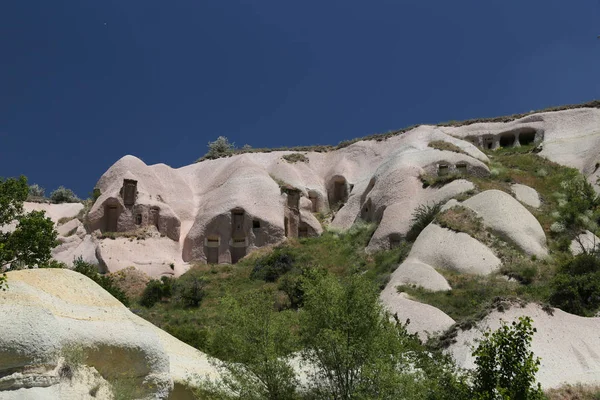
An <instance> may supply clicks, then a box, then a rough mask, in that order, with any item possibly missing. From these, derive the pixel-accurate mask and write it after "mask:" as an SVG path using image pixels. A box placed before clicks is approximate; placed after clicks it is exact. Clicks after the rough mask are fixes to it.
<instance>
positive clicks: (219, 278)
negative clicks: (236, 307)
mask: <svg viewBox="0 0 600 400" xmlns="http://www.w3.org/2000/svg"><path fill="white" fill-rule="evenodd" d="M374 230H375V226H374V225H372V224H366V223H359V224H356V225H355V226H354V227H353V228H351V229H350V230H348V231H347V232H344V233H341V232H338V231H335V230H328V231H325V232H324V233H323V235H322V236H320V237H311V238H302V239H296V240H289V241H288V242H287V243H286V244H284V245H281V246H278V247H276V248H273V249H271V250H267V249H263V250H262V251H260V252H257V253H256V254H252V255H250V256H249V257H245V258H244V259H242V260H240V262H239V263H237V264H235V265H206V264H202V265H197V266H194V267H193V268H192V270H190V271H188V272H187V273H186V274H184V275H183V276H182V277H180V278H178V280H179V279H182V278H184V277H185V276H186V275H188V274H196V275H197V276H199V277H201V278H202V279H203V280H204V282H205V285H204V287H203V290H204V298H203V299H202V302H201V303H200V306H199V307H198V308H189V307H188V308H185V307H181V306H180V305H179V304H178V303H177V301H176V300H175V299H164V300H163V301H161V302H158V303H156V304H155V305H154V306H153V307H152V308H145V307H141V306H139V300H138V303H137V304H136V306H135V307H134V308H133V311H134V312H135V313H136V314H138V315H139V316H141V317H142V318H144V319H146V320H148V321H150V322H152V323H153V324H155V325H156V326H158V327H159V328H161V329H164V330H165V331H167V332H169V333H170V334H172V335H173V336H175V337H177V338H178V339H180V340H182V341H184V342H186V343H188V344H190V345H191V346H194V347H196V348H198V349H200V350H202V351H204V352H206V353H208V354H211V355H213V356H217V357H218V356H219V355H221V354H220V351H221V349H220V348H219V345H218V340H215V335H216V334H217V332H218V329H219V328H220V327H221V326H222V325H223V323H224V321H223V320H222V318H223V311H222V304H221V299H222V298H223V297H224V296H226V295H231V294H235V295H236V296H244V295H245V294H248V293H249V292H252V291H255V290H259V289H272V290H275V291H276V293H277V303H276V304H275V307H277V308H278V309H286V308H290V307H291V308H293V305H294V304H297V303H298V299H296V298H291V297H294V296H293V295H291V296H290V294H292V292H294V287H293V286H294V284H295V280H296V279H297V277H298V276H299V275H301V274H302V271H304V270H306V269H315V270H323V271H328V272H330V273H332V274H334V275H336V276H348V275H351V274H354V273H360V274H364V275H366V276H367V277H368V278H369V279H370V280H372V281H373V282H376V284H378V285H379V287H380V288H383V287H384V286H385V284H387V282H388V280H389V276H390V274H391V273H392V272H393V271H394V269H395V268H396V267H397V266H398V264H399V263H400V262H402V261H403V260H404V258H406V256H407V255H408V252H409V250H410V244H409V243H401V245H400V246H399V247H397V248H394V249H391V250H386V251H381V252H377V253H374V254H367V253H366V252H365V251H364V248H365V246H366V245H367V244H368V242H369V240H370V239H371V236H372V234H373V232H374ZM253 278H255V279H253ZM175 282H177V280H176V281H175ZM175 284H176V283H175Z"/></svg>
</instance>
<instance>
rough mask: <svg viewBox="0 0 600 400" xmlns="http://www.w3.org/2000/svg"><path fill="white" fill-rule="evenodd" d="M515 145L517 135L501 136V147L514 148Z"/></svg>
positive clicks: (506, 134) (507, 134)
mask: <svg viewBox="0 0 600 400" xmlns="http://www.w3.org/2000/svg"><path fill="white" fill-rule="evenodd" d="M514 145H515V135H514V134H513V133H505V134H503V135H502V136H500V147H512V146H514Z"/></svg>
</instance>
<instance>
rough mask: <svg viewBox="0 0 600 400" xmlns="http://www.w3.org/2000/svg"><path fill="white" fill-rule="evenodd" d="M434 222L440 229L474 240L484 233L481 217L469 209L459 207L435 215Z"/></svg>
mask: <svg viewBox="0 0 600 400" xmlns="http://www.w3.org/2000/svg"><path fill="white" fill-rule="evenodd" d="M435 222H436V223H437V224H438V225H440V226H441V227H442V228H447V229H450V230H452V231H455V232H464V233H467V234H469V235H471V236H473V237H475V238H478V237H481V236H482V234H483V231H484V227H483V222H482V219H481V217H479V216H478V215H477V214H476V213H475V212H474V211H473V210H471V209H470V208H467V207H464V206H460V205H457V206H454V207H450V208H449V209H447V210H445V211H442V212H441V213H439V214H437V216H436V217H435Z"/></svg>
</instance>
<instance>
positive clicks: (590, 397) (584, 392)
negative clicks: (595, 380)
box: [545, 383, 600, 400]
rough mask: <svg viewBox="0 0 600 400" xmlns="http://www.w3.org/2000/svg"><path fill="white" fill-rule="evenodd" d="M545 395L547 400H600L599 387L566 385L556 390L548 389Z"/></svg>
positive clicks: (578, 384)
mask: <svg viewBox="0 0 600 400" xmlns="http://www.w3.org/2000/svg"><path fill="white" fill-rule="evenodd" d="M545 394H546V397H547V398H548V400H600V386H598V385H584V384H581V383H576V384H574V385H569V384H566V385H563V386H561V387H559V388H556V389H549V390H547V391H546V392H545Z"/></svg>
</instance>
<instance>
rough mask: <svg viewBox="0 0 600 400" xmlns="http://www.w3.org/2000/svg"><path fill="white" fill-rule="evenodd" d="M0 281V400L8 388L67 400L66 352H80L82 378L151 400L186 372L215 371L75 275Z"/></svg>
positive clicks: (29, 274)
mask: <svg viewBox="0 0 600 400" xmlns="http://www.w3.org/2000/svg"><path fill="white" fill-rule="evenodd" d="M7 275H8V281H9V289H8V290H7V291H4V292H0V303H1V304H2V307H0V321H2V324H0V376H1V377H2V378H0V398H6V397H4V396H5V394H6V393H8V394H11V393H13V391H15V390H20V391H21V394H22V397H21V398H44V399H54V398H55V399H59V398H66V397H63V396H62V394H60V393H61V386H60V385H61V384H62V383H61V382H62V381H61V376H60V370H61V368H60V367H61V363H64V356H65V355H68V354H69V352H70V349H73V348H79V349H81V352H82V357H81V364H82V365H84V366H85V367H86V369H85V370H84V371H83V372H82V374H83V375H82V376H88V378H89V376H90V374H92V376H93V375H94V371H97V372H98V373H99V374H100V375H101V376H102V378H103V379H105V380H107V381H108V382H110V383H111V384H114V383H115V382H116V381H119V380H127V381H128V382H129V384H131V385H135V387H137V388H139V390H140V391H142V392H144V393H145V394H146V396H150V397H152V398H160V399H166V398H167V397H168V396H169V393H170V392H171V391H172V390H173V385H174V382H178V383H180V384H183V383H184V382H185V378H186V376H187V374H190V373H198V374H200V375H204V374H214V373H216V372H215V371H214V369H213V368H212V367H211V366H210V365H209V364H208V361H207V358H206V356H205V355H204V354H202V353H201V352H199V351H198V350H196V349H194V348H192V347H191V346H188V345H186V344H184V343H182V342H180V341H178V340H177V339H175V338H173V337H172V336H170V335H168V334H167V333H165V332H163V331H161V330H160V329H158V328H156V327H155V326H154V325H152V324H150V323H149V322H147V321H145V320H143V319H142V318H140V317H138V316H136V315H134V314H133V313H131V312H130V311H129V310H128V309H127V308H126V307H125V306H123V305H122V304H121V303H120V302H118V301H117V300H116V299H115V298H113V297H112V296H111V295H110V294H108V292H106V291H105V290H104V289H102V288H101V287H100V286H98V285H97V284H96V283H94V282H93V281H92V280H90V279H89V278H87V277H85V276H83V275H81V274H78V273H76V272H74V271H70V270H66V269H35V270H21V271H12V272H9V273H8V274H7ZM67 359H68V357H67ZM72 367H73V369H76V368H75V367H76V365H73V366H72ZM88 378H86V379H88ZM73 379H76V380H77V379H79V378H78V377H77V375H76V376H75V377H74V378H73ZM81 379H83V378H81ZM88 380H90V382H91V383H92V384H93V385H96V384H101V380H100V379H95V378H94V379H92V378H89V379H88ZM75 383H76V384H78V385H83V386H84V387H87V386H86V385H87V384H84V383H83V382H75ZM88 386H89V385H88ZM6 391H8V392H6ZM38 395H39V396H38ZM36 396H38V397H36ZM84 397H85V396H83V397H81V398H84Z"/></svg>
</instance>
